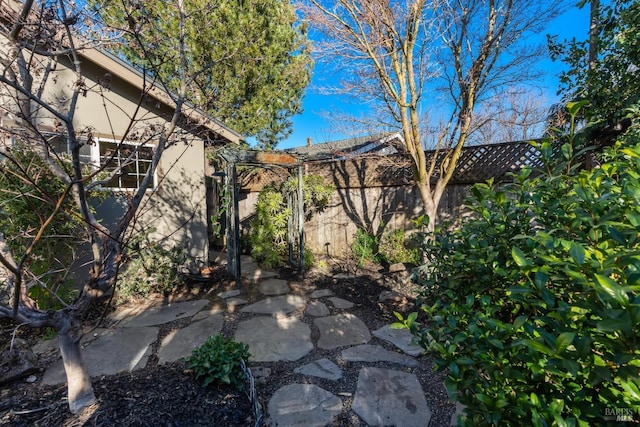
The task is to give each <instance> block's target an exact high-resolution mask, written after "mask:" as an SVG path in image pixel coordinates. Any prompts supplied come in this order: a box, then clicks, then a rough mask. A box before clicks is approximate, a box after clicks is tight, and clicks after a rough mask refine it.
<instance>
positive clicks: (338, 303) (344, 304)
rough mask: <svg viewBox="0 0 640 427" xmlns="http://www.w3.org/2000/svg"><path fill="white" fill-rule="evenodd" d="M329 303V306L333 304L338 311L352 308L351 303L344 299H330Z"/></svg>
mask: <svg viewBox="0 0 640 427" xmlns="http://www.w3.org/2000/svg"><path fill="white" fill-rule="evenodd" d="M329 301H331V304H333V306H334V307H335V308H337V309H340V310H342V309H346V308H351V307H353V303H352V302H351V301H347V300H346V299H342V298H338V297H331V298H329Z"/></svg>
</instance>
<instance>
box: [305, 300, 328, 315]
mask: <svg viewBox="0 0 640 427" xmlns="http://www.w3.org/2000/svg"><path fill="white" fill-rule="evenodd" d="M307 314H308V315H309V316H313V317H325V316H328V315H329V314H331V313H330V312H329V309H328V308H327V305H326V304H325V303H323V302H320V301H311V302H310V303H309V305H307Z"/></svg>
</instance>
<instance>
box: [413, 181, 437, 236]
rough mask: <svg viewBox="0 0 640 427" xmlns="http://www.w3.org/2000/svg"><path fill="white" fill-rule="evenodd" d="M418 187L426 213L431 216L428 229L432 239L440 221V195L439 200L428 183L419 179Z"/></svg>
mask: <svg viewBox="0 0 640 427" xmlns="http://www.w3.org/2000/svg"><path fill="white" fill-rule="evenodd" d="M416 187H418V192H419V194H420V199H421V200H422V205H423V207H424V213H425V215H427V216H428V217H429V222H428V223H427V230H426V231H427V238H428V239H430V238H431V237H432V236H433V233H434V232H435V230H436V223H437V221H438V204H439V203H440V197H438V200H435V199H434V197H435V196H436V195H434V194H432V193H431V187H430V186H429V185H428V184H425V183H421V182H418V181H417V182H416Z"/></svg>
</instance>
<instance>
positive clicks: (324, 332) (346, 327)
mask: <svg viewBox="0 0 640 427" xmlns="http://www.w3.org/2000/svg"><path fill="white" fill-rule="evenodd" d="M314 323H315V324H316V326H317V327H318V329H319V330H320V339H318V347H320V348H325V349H332V348H338V347H344V346H347V345H358V344H365V343H367V342H369V340H370V339H371V334H370V333H369V329H368V328H367V325H365V324H364V322H363V321H362V320H360V319H359V318H358V317H357V316H355V315H353V314H351V313H344V314H338V315H336V316H329V317H319V318H317V319H315V320H314Z"/></svg>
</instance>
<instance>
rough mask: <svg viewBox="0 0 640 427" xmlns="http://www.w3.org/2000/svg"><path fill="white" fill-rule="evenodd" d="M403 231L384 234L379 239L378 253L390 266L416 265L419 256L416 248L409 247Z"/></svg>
mask: <svg viewBox="0 0 640 427" xmlns="http://www.w3.org/2000/svg"><path fill="white" fill-rule="evenodd" d="M409 244H410V242H408V241H407V238H406V232H405V231H404V230H394V231H393V232H385V233H383V234H382V237H381V238H380V244H379V245H378V251H379V252H380V256H381V257H382V258H383V259H384V260H386V261H387V262H389V263H390V264H396V263H400V262H401V263H405V264H417V263H418V261H419V259H420V254H419V252H418V248H417V247H410V246H409Z"/></svg>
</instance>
